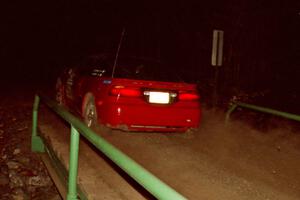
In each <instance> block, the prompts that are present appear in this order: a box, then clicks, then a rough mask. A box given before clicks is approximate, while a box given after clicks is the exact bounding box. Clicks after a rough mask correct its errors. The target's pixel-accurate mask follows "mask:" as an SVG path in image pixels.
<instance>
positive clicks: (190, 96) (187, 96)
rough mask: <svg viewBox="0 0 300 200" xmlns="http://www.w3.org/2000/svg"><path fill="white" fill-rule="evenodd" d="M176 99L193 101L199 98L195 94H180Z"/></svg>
mask: <svg viewBox="0 0 300 200" xmlns="http://www.w3.org/2000/svg"><path fill="white" fill-rule="evenodd" d="M178 99H179V100H180V101H194V100H198V99H200V96H199V94H198V93H195V92H181V93H179V95H178Z"/></svg>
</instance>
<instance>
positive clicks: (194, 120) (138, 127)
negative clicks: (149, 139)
mask: <svg viewBox="0 0 300 200" xmlns="http://www.w3.org/2000/svg"><path fill="white" fill-rule="evenodd" d="M105 110H106V112H105V113H106V115H105V116H102V123H104V124H106V125H107V126H109V127H111V128H117V129H122V130H128V131H160V132H166V131H168V132H184V131H186V130H188V129H189V128H197V127H198V126H199V123H200V119H201V110H200V105H199V104H196V106H190V107H176V106H173V107H167V106H147V107H146V106H136V105H126V104H123V105H122V104H119V105H118V104H115V105H111V106H109V107H107V109H105Z"/></svg>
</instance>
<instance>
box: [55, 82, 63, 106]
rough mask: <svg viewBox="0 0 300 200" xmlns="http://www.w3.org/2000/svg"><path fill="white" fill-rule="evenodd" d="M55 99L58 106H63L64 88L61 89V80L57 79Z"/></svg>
mask: <svg viewBox="0 0 300 200" xmlns="http://www.w3.org/2000/svg"><path fill="white" fill-rule="evenodd" d="M55 99H56V102H57V103H58V104H59V105H65V98H64V88H63V84H62V81H61V79H57V82H56V95H55Z"/></svg>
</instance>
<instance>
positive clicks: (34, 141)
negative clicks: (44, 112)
mask: <svg viewBox="0 0 300 200" xmlns="http://www.w3.org/2000/svg"><path fill="white" fill-rule="evenodd" d="M39 103H40V97H39V96H38V95H35V97H34V103H33V109H32V134H31V150H32V151H34V152H45V148H44V143H43V141H42V139H41V138H40V136H38V135H37V121H38V110H39Z"/></svg>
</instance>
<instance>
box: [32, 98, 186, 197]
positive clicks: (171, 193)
mask: <svg viewBox="0 0 300 200" xmlns="http://www.w3.org/2000/svg"><path fill="white" fill-rule="evenodd" d="M40 99H41V100H42V101H43V102H44V103H45V104H46V105H47V106H48V107H49V108H51V109H52V110H53V111H54V112H55V113H57V114H58V115H59V116H60V117H62V118H63V119H64V120H65V121H67V122H68V123H69V124H70V125H71V143H70V161H69V176H68V192H67V200H77V199H78V197H77V170H78V151H79V140H80V134H81V135H83V136H84V137H85V138H86V139H87V140H88V141H89V142H91V143H92V144H93V145H94V146H95V147H96V148H97V149H98V150H100V151H101V152H102V153H104V154H105V155H106V156H107V157H108V158H109V159H111V160H112V161H113V162H114V163H115V164H116V165H118V166H119V167H120V168H121V169H123V170H124V171H125V172H126V173H127V174H128V175H129V176H131V177H132V178H133V179H134V180H135V181H137V182H138V183H139V184H140V185H141V186H143V187H144V188H145V189H146V190H147V191H148V192H150V193H151V194H152V195H153V196H154V197H156V198H157V199H162V200H185V199H186V198H185V197H184V196H182V195H181V194H179V193H178V192H176V191H175V190H174V189H172V188H171V187H170V186H168V185H167V184H166V183H164V182H162V181H161V180H160V179H158V178H157V177H155V176H154V175H153V174H151V173H150V172H149V171H147V170H146V169H144V168H143V167H142V166H140V165H139V164H137V163H136V162H135V161H134V160H132V159H131V158H130V157H128V156H127V155H126V154H124V153H123V152H121V151H120V150H118V149H117V148H116V147H114V146H113V145H112V144H110V143H109V142H107V141H106V140H105V139H103V138H102V137H100V136H99V135H97V134H96V133H95V132H94V131H92V130H91V129H89V128H88V127H87V126H86V125H85V124H84V123H83V122H81V120H79V119H78V118H76V117H75V116H74V115H72V114H71V113H69V112H68V111H67V110H65V109H64V108H63V107H62V106H59V105H57V104H56V103H55V102H54V101H52V100H51V99H49V98H47V97H40V96H38V95H36V96H35V100H34V104H33V119H32V151H35V152H45V146H44V143H43V140H42V138H41V137H40V136H39V135H38V131H37V125H38V108H39V103H40Z"/></svg>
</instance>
